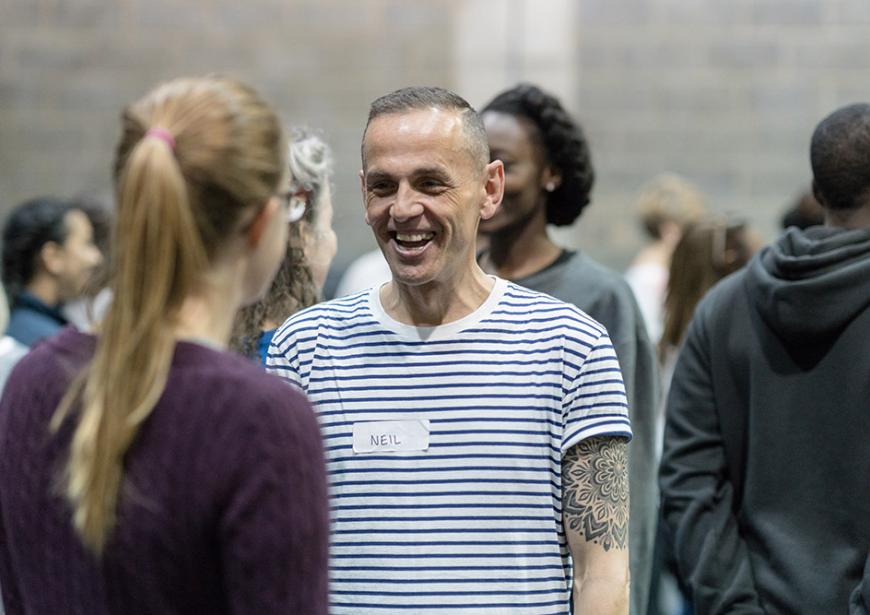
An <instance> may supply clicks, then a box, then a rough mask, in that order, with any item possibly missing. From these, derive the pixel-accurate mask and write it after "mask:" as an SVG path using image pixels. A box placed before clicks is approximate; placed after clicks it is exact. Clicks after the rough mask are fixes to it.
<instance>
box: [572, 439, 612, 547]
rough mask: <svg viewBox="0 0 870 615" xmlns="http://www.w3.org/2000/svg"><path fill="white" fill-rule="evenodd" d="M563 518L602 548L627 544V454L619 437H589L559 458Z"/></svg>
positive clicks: (587, 539)
mask: <svg viewBox="0 0 870 615" xmlns="http://www.w3.org/2000/svg"><path fill="white" fill-rule="evenodd" d="M562 519H563V522H564V523H565V525H566V527H567V529H570V530H573V531H575V532H577V533H578V534H580V535H581V536H582V537H583V538H584V539H585V540H586V542H593V543H595V544H599V545H601V546H602V548H604V550H605V551H610V550H611V549H625V548H626V547H627V546H628V456H627V446H626V441H625V440H623V439H621V438H613V437H601V438H589V439H587V440H583V441H582V442H580V443H579V444H577V445H575V446H574V447H572V448H571V450H570V451H568V453H567V454H566V455H565V457H564V459H563V460H562Z"/></svg>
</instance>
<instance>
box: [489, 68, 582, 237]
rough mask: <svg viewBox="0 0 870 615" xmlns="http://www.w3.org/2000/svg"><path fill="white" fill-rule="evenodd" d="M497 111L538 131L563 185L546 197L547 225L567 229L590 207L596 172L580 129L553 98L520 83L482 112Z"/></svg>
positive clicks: (547, 156) (549, 159)
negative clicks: (533, 126) (527, 122)
mask: <svg viewBox="0 0 870 615" xmlns="http://www.w3.org/2000/svg"><path fill="white" fill-rule="evenodd" d="M487 111H497V112H499V113H508V114H510V115H516V116H520V117H524V118H526V119H528V120H529V121H531V122H532V124H534V125H535V126H536V127H537V129H538V132H539V135H540V138H541V143H543V146H544V154H545V156H546V158H547V162H548V163H549V164H551V165H553V167H555V168H556V169H557V170H558V171H559V173H560V174H561V176H562V182H561V183H560V184H559V186H558V187H557V188H556V189H555V190H553V192H551V193H550V194H549V195H548V198H547V222H548V223H550V224H554V225H556V226H568V225H569V224H573V223H574V221H575V220H576V219H577V218H578V217H579V216H580V214H581V213H582V212H583V210H584V209H585V208H586V206H587V205H588V204H589V200H590V193H591V191H592V184H593V183H594V182H595V170H594V169H593V168H592V158H591V155H590V154H589V145H588V144H587V143H586V137H585V136H584V134H583V129H582V128H580V125H579V124H577V123H576V122H575V121H574V120H573V119H572V118H571V116H570V115H568V112H567V111H565V109H564V108H563V107H562V104H561V103H560V102H559V99H557V98H556V97H555V96H552V95H551V94H547V93H546V92H544V91H543V90H541V88H539V87H537V86H535V85H532V84H529V83H521V84H519V85H517V86H516V87H513V88H511V89H509V90H506V91H504V92H502V93H501V94H499V95H498V96H496V97H495V98H493V99H492V100H491V101H490V102H489V103H488V104H487V105H486V106H485V107H484V108H483V110H482V111H481V113H486V112H487Z"/></svg>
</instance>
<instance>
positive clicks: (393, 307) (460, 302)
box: [380, 264, 495, 327]
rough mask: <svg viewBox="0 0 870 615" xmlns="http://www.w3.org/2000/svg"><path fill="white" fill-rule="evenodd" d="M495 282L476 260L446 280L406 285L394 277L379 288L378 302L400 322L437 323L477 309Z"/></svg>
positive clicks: (455, 319)
mask: <svg viewBox="0 0 870 615" xmlns="http://www.w3.org/2000/svg"><path fill="white" fill-rule="evenodd" d="M494 283H495V282H494V280H493V279H492V278H491V277H489V276H488V275H486V274H485V273H484V272H483V271H482V270H481V269H480V267H478V266H477V264H474V265H473V268H472V269H470V270H469V271H468V272H467V273H466V274H465V275H464V276H462V277H461V278H460V279H458V280H451V281H449V282H431V283H429V284H424V285H421V286H408V285H405V284H401V283H398V282H396V281H395V280H393V281H392V282H389V283H388V284H385V285H384V286H382V287H381V289H380V299H381V306H382V307H383V309H384V311H385V312H386V313H387V314H388V315H389V316H390V318H392V319H393V320H396V321H398V322H400V323H403V324H406V325H412V326H415V327H437V326H439V325H444V324H447V323H450V322H455V321H457V320H459V319H461V318H464V317H466V316H468V315H469V314H471V313H472V312H474V311H475V310H476V309H478V308H479V307H480V306H481V305H483V303H484V301H486V299H487V298H488V297H489V295H490V293H491V292H492V288H493V285H494Z"/></svg>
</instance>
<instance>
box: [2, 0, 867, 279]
mask: <svg viewBox="0 0 870 615" xmlns="http://www.w3.org/2000/svg"><path fill="white" fill-rule="evenodd" d="M868 34H870V3H868V2H867V0H727V1H723V0H576V1H573V0H540V1H536V2H533V1H532V0H417V1H413V2H412V1H410V0H364V1H360V0H249V1H248V2H238V1H237V0H186V1H182V0H0V213H3V212H5V211H7V210H8V209H9V208H10V207H11V206H13V205H14V204H16V203H18V202H20V201H21V200H23V199H25V198H27V197H30V196H35V195H37V194H47V193H56V194H73V193H76V192H81V191H88V192H100V193H103V194H108V193H109V191H110V177H109V166H110V159H111V155H112V147H113V145H114V141H115V139H116V137H117V130H118V121H117V118H118V112H119V109H120V108H121V106H122V105H123V104H124V103H126V102H129V101H131V100H133V99H135V98H136V97H137V96H139V95H140V94H141V93H143V92H144V91H145V90H147V89H148V88H149V87H150V86H151V85H153V84H154V83H155V82H157V81H158V80H161V79H165V78H169V77H172V76H176V75H180V74H202V73H206V72H213V71H219V72H225V73H229V74H232V75H235V76H238V77H240V78H242V79H245V80H247V81H249V82H250V83H252V84H253V85H254V86H256V87H258V88H259V89H261V90H262V91H263V92H264V93H265V94H266V95H267V96H268V97H269V98H270V100H272V101H273V102H274V103H275V104H276V105H277V106H278V107H279V108H280V110H281V113H282V116H283V117H284V118H285V119H286V120H287V121H288V123H305V124H308V125H310V126H313V127H319V128H322V129H323V130H324V132H325V134H326V136H327V138H328V139H329V140H330V142H331V143H332V144H333V146H334V148H335V151H336V158H337V174H336V180H335V183H336V193H335V194H336V208H337V221H336V224H337V231H338V234H339V238H340V253H339V259H338V260H339V263H341V262H346V261H347V260H349V259H350V258H351V257H353V256H354V255H356V254H358V253H360V252H362V251H364V250H366V249H368V248H369V247H371V246H372V245H373V242H372V240H371V239H369V237H368V235H367V234H366V233H361V232H359V229H360V225H361V224H362V206H361V201H360V197H359V194H358V180H357V178H356V172H357V169H358V167H359V138H360V132H361V130H362V126H363V123H364V121H365V115H366V111H367V107H368V103H369V102H370V101H371V100H372V99H373V98H374V97H376V96H378V95H380V94H383V93H385V92H387V91H389V90H391V89H394V88H396V87H400V86H403V85H409V84H419V83H428V84H437V85H444V86H447V87H453V88H456V89H458V90H459V91H460V93H462V94H464V95H465V96H467V97H468V98H469V99H470V100H471V101H472V102H473V103H475V104H482V103H484V102H485V101H486V100H487V99H488V98H489V97H490V96H491V95H492V94H494V93H495V92H496V91H497V90H499V89H502V88H504V87H509V86H510V85H513V84H514V83H515V82H516V81H517V80H519V79H527V80H531V81H537V82H539V83H541V84H542V85H544V86H545V87H547V88H549V89H552V90H553V91H555V92H557V93H558V94H559V95H560V96H562V97H563V100H564V102H565V104H566V106H568V107H569V108H570V109H571V110H572V111H573V112H574V113H575V114H576V115H577V117H578V118H579V119H580V120H581V121H582V123H583V125H584V127H585V128H586V130H587V133H588V135H589V138H590V141H591V144H592V147H593V155H594V160H595V163H596V166H597V169H598V177H599V181H598V184H597V186H596V191H595V195H594V201H593V205H592V207H590V208H589V209H588V210H587V212H586V213H585V214H584V216H583V218H582V219H581V221H580V223H579V224H578V225H577V226H576V227H575V228H573V229H570V230H568V231H563V232H561V233H559V237H560V238H561V240H562V241H564V242H566V243H570V244H572V245H581V246H582V247H583V248H584V249H586V250H587V251H589V252H591V253H592V254H594V255H596V256H598V257H600V258H601V259H602V260H605V261H607V262H609V263H610V264H612V265H614V266H616V267H621V266H623V265H624V264H625V263H626V262H627V260H628V258H630V256H631V254H632V253H633V251H634V250H635V249H636V248H637V246H638V244H639V241H640V234H639V232H638V230H637V227H636V226H637V225H636V224H635V222H634V220H633V215H632V210H631V206H632V200H633V198H634V195H635V194H636V191H637V189H638V188H639V186H640V185H641V184H642V183H643V182H644V181H645V180H646V179H647V178H649V177H650V176H652V175H653V174H655V173H658V172H663V171H675V172H679V173H683V174H685V175H687V176H689V177H690V178H692V179H693V180H695V181H696V182H697V183H698V184H699V185H700V186H701V188H702V189H704V190H705V191H706V192H708V193H709V194H710V195H711V200H712V202H713V204H714V206H715V207H716V208H717V209H719V210H721V211H726V210H727V211H734V212H738V213H741V214H743V215H746V216H747V217H749V218H750V219H751V220H752V221H753V222H755V223H756V224H757V225H758V226H759V227H760V228H761V229H762V230H763V231H765V232H766V233H767V234H768V235H770V234H772V232H773V231H774V229H775V224H776V222H775V220H776V218H777V217H778V215H779V213H780V210H781V209H782V208H783V207H784V206H785V205H786V203H787V202H788V201H789V200H790V199H791V198H792V196H793V195H794V194H795V193H796V192H797V191H798V190H800V188H801V187H802V186H804V185H805V184H806V182H807V181H808V178H809V167H808V163H807V144H808V140H809V135H810V132H811V130H812V127H813V126H814V124H815V123H816V122H817V121H818V120H819V119H820V118H821V117H822V116H823V115H824V114H825V113H827V112H828V111H830V110H832V109H833V108H834V107H836V106H837V105H840V104H843V103H846V102H851V101H854V100H859V99H864V100H866V99H870V79H868V77H870V36H868Z"/></svg>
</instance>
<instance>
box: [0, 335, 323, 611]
mask: <svg viewBox="0 0 870 615" xmlns="http://www.w3.org/2000/svg"><path fill="white" fill-rule="evenodd" d="M93 349H94V338H93V337H91V336H87V335H84V334H81V333H78V332H76V331H73V330H71V329H67V330H64V331H63V332H61V333H60V334H59V335H58V336H56V337H54V338H51V339H49V340H48V341H46V342H45V343H43V344H41V345H38V346H37V347H36V348H35V349H34V350H33V351H32V352H31V353H30V354H29V355H28V356H26V357H25V358H24V359H22V361H21V362H20V363H19V364H18V365H17V366H16V368H15V370H14V371H13V373H12V376H11V377H10V379H9V382H8V384H7V385H6V389H5V391H4V394H3V398H2V401H0V588H2V592H3V601H4V604H5V605H6V612H7V615H18V614H19V613H28V614H46V615H49V614H50V615H58V614H60V613H82V614H87V615H101V614H104V613H117V614H124V615H132V614H136V613H160V614H163V615H170V614H174V613H178V614H180V613H203V614H209V615H211V614H220V613H252V614H253V613H256V614H270V613H281V614H294V613H299V614H304V615H309V614H311V615H320V614H324V613H326V612H327V609H328V595H327V594H328V587H327V585H328V583H327V559H328V555H327V551H328V548H327V542H328V532H329V527H328V510H327V487H326V476H325V469H324V461H323V450H322V444H321V437H320V431H319V428H318V425H317V420H316V418H315V416H314V413H313V412H312V410H311V407H310V406H309V404H308V402H307V401H306V400H305V398H304V397H303V396H302V394H301V393H298V392H297V391H295V390H293V389H291V388H290V387H289V386H288V385H287V384H285V383H284V382H281V381H280V380H279V379H278V378H276V377H274V376H271V375H268V374H265V373H263V372H262V371H261V370H260V368H259V367H257V366H255V365H254V364H252V363H251V362H249V361H247V360H245V359H242V358H241V357H238V356H235V355H231V354H229V353H223V352H218V351H215V350H212V349H210V348H207V347H205V346H200V345H198V344H192V343H186V342H181V343H179V344H178V345H177V347H176V350H175V357H174V359H173V362H172V369H171V371H170V374H169V381H168V383H167V386H166V391H165V392H164V394H163V397H162V398H161V399H160V402H159V403H158V404H157V406H156V407H155V408H154V411H153V412H152V414H151V416H150V417H149V418H148V419H147V421H146V422H145V423H144V425H143V426H142V427H141V429H140V431H139V434H138V435H137V437H136V440H135V441H134V443H133V446H132V447H131V449H130V450H129V452H128V453H127V456H126V458H125V474H124V482H123V487H122V491H121V497H120V501H119V505H118V523H117V528H116V530H115V532H114V533H113V534H112V535H111V538H110V541H109V543H108V546H107V548H106V551H105V553H104V555H103V558H102V559H101V560H97V559H95V558H94V557H92V556H91V555H90V554H89V553H88V552H86V551H85V550H84V548H83V547H82V545H81V542H80V541H79V539H78V537H77V535H76V534H75V532H74V531H73V528H72V524H71V521H70V509H69V506H68V505H67V504H66V502H65V501H64V500H63V499H62V498H60V497H59V496H58V495H57V494H56V493H57V492H56V490H55V489H53V486H54V485H55V482H56V479H57V476H58V473H59V471H60V469H61V468H62V466H63V463H64V462H65V460H66V455H67V451H68V446H69V440H70V436H71V433H72V427H73V421H71V420H70V421H67V424H66V425H65V426H64V428H62V429H61V430H60V432H59V433H58V434H57V435H56V436H55V435H52V434H51V433H50V432H49V429H48V423H49V420H50V418H51V416H52V414H53V413H54V411H55V408H56V407H57V405H58V402H59V401H60V399H61V397H62V396H63V393H64V391H65V389H66V387H67V383H68V382H69V379H70V377H71V376H72V375H74V374H75V373H77V372H78V371H79V370H80V369H81V368H82V367H83V366H84V365H85V363H86V361H87V360H88V359H89V358H90V356H91V355H92V353H93Z"/></svg>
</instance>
